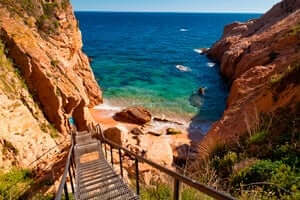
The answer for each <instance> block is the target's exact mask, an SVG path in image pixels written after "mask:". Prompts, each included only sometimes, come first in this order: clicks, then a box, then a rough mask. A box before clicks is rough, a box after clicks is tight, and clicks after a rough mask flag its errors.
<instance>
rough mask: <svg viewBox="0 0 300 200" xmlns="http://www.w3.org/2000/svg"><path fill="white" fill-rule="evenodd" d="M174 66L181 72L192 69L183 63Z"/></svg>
mask: <svg viewBox="0 0 300 200" xmlns="http://www.w3.org/2000/svg"><path fill="white" fill-rule="evenodd" d="M176 68H177V69H178V70H179V71H182V72H189V71H192V70H191V69H190V68H189V67H186V66H183V65H176Z"/></svg>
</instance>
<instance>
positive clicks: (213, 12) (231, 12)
mask: <svg viewBox="0 0 300 200" xmlns="http://www.w3.org/2000/svg"><path fill="white" fill-rule="evenodd" d="M74 12H102V13H179V14H180V13H182V14H209V13H212V14H264V13H265V12H258V11H147V10H145V11H130V10H128V11H127V10H124V11H118V10H74Z"/></svg>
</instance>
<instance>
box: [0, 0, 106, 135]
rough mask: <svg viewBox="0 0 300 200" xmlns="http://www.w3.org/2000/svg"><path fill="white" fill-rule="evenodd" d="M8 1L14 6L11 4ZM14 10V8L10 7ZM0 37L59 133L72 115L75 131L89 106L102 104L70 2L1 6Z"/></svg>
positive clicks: (86, 120)
mask: <svg viewBox="0 0 300 200" xmlns="http://www.w3.org/2000/svg"><path fill="white" fill-rule="evenodd" d="M12 2H13V3H12ZM12 8H13V9H12ZM0 22H1V23H0V39H1V40H2V41H3V43H4V44H5V47H6V49H7V56H8V57H10V58H11V59H12V60H13V62H14V64H15V65H16V67H18V68H19V69H20V71H21V74H22V76H23V77H24V79H25V82H26V84H27V85H28V87H29V89H30V91H31V93H32V95H33V97H34V99H35V100H36V101H38V102H39V103H40V106H41V108H42V110H43V112H44V114H45V116H46V117H47V119H48V120H49V121H50V122H51V123H53V124H54V126H55V127H56V128H57V129H58V130H59V131H61V132H63V133H66V132H67V131H68V129H69V128H68V120H67V119H68V117H70V116H73V117H74V119H75V121H76V124H77V126H78V128H79V129H85V128H86V125H87V124H88V123H90V122H91V121H92V117H91V116H90V113H89V109H88V107H92V106H94V105H96V104H99V103H100V102H102V95H101V90H100V88H99V86H98V84H97V82H96V81H95V78H94V75H93V73H92V70H91V68H90V65H89V61H88V58H87V56H86V55H85V54H84V53H83V52H82V50H81V48H82V41H81V33H80V31H79V29H78V24H77V21H76V19H75V16H74V13H73V11H72V7H71V5H70V3H68V2H66V1H59V0H57V1H54V2H44V1H34V3H32V5H30V6H28V5H23V4H22V3H19V1H15V2H14V1H7V2H1V3H0Z"/></svg>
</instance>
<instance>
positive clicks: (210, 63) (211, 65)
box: [206, 62, 216, 67]
mask: <svg viewBox="0 0 300 200" xmlns="http://www.w3.org/2000/svg"><path fill="white" fill-rule="evenodd" d="M206 65H207V66H208V67H214V66H215V65H216V63H214V62H208V63H207V64H206Z"/></svg>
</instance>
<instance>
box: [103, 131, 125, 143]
mask: <svg viewBox="0 0 300 200" xmlns="http://www.w3.org/2000/svg"><path fill="white" fill-rule="evenodd" d="M103 134H104V136H105V137H106V138H107V139H108V140H110V141H112V142H114V143H116V144H119V145H124V144H125V143H126V141H127V139H128V138H127V133H125V132H124V131H122V130H121V129H119V128H118V127H113V128H108V129H106V130H105V131H104V132H103Z"/></svg>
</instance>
